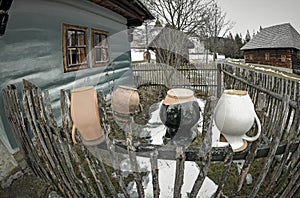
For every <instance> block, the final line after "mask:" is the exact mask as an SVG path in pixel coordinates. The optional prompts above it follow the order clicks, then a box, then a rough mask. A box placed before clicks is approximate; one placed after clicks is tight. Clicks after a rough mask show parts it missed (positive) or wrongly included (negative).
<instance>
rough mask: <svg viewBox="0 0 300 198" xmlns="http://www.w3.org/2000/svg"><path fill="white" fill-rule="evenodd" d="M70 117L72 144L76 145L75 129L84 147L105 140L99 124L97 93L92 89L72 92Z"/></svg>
mask: <svg viewBox="0 0 300 198" xmlns="http://www.w3.org/2000/svg"><path fill="white" fill-rule="evenodd" d="M71 117H72V121H73V128H72V140H73V142H74V143H77V142H76V139H75V132H76V128H77V129H78V131H79V133H80V135H81V138H82V142H83V144H85V145H97V144H100V143H102V142H103V141H104V140H105V135H104V131H103V129H102V127H101V123H100V115H99V109H98V98H97V92H96V90H95V89H94V87H92V86H89V87H82V88H79V89H76V90H73V91H72V95H71Z"/></svg>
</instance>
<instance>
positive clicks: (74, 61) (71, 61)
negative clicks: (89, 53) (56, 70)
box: [68, 48, 78, 65]
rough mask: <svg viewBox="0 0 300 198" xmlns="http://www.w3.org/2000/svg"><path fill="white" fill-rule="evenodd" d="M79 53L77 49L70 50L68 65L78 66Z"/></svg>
mask: <svg viewBox="0 0 300 198" xmlns="http://www.w3.org/2000/svg"><path fill="white" fill-rule="evenodd" d="M77 60H78V58H77V51H76V48H72V49H69V50H68V64H69V65H74V64H78V61H77Z"/></svg>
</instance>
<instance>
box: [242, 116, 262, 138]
mask: <svg viewBox="0 0 300 198" xmlns="http://www.w3.org/2000/svg"><path fill="white" fill-rule="evenodd" d="M254 117H255V121H256V124H257V128H258V130H257V134H256V135H255V136H253V137H249V136H247V135H246V134H245V135H244V136H243V139H244V140H247V141H249V142H253V141H255V140H257V139H258V138H259V136H260V133H261V123H260V120H259V119H258V116H257V115H256V113H255V112H254Z"/></svg>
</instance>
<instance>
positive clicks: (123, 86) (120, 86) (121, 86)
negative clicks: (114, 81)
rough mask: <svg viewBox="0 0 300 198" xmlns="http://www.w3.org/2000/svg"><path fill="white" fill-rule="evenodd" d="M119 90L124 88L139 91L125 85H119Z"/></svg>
mask: <svg viewBox="0 0 300 198" xmlns="http://www.w3.org/2000/svg"><path fill="white" fill-rule="evenodd" d="M119 88H124V89H129V90H133V91H137V88H135V87H129V86H125V85H119Z"/></svg>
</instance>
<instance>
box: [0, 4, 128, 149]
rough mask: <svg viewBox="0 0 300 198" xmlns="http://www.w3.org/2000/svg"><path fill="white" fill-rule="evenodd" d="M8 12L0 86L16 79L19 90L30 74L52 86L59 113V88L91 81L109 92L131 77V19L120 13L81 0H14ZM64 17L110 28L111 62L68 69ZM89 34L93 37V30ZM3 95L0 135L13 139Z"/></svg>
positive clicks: (71, 21)
mask: <svg viewBox="0 0 300 198" xmlns="http://www.w3.org/2000/svg"><path fill="white" fill-rule="evenodd" d="M9 15H10V17H9V21H8V24H7V29H6V32H5V35H4V36H2V37H1V38H0V49H1V51H0V60H1V61H0V68H1V70H0V79H1V82H0V90H2V89H3V88H5V87H6V86H7V85H9V84H16V85H17V87H18V90H19V92H20V91H21V88H22V79H27V80H29V81H31V82H33V83H35V84H36V85H37V86H39V87H41V88H42V89H43V90H46V89H47V90H49V93H50V97H51V101H52V104H53V105H54V109H56V110H55V114H59V113H60V112H59V111H60V110H59V109H58V106H59V97H60V90H61V89H71V90H72V89H74V88H78V87H82V86H88V85H93V86H95V87H96V88H97V89H98V90H102V91H106V93H108V92H109V90H110V88H111V87H112V86H113V85H112V83H113V82H115V83H118V84H124V83H127V81H130V79H131V78H132V72H131V55H130V45H129V42H128V34H127V25H126V24H127V20H126V19H125V18H124V17H122V16H121V15H119V14H116V13H114V12H112V11H110V10H108V9H105V8H102V7H100V6H98V5H95V4H94V3H91V2H89V1H81V0H72V1H69V0H56V1H52V0H43V1H40V0H26V1H24V0H14V1H13V3H12V6H11V8H10V11H9ZM64 23H65V24H72V25H78V26H84V27H88V28H89V30H90V29H91V28H96V29H100V30H105V31H107V32H109V45H110V55H111V57H110V60H111V63H110V65H109V66H107V67H97V68H96V67H90V68H88V69H84V70H79V71H75V72H67V73H64V66H63V53H62V27H63V24H64ZM88 39H89V43H90V41H91V37H90V32H89V38H88ZM89 46H90V45H89ZM90 50H91V49H90ZM115 80H116V81H115ZM2 100H3V99H2V96H1V97H0V138H1V139H3V138H2V137H4V139H6V140H7V138H6V137H5V136H6V135H7V137H8V139H9V141H10V143H11V144H12V145H15V144H14V141H13V139H14V138H13V137H12V135H11V133H10V132H8V131H9V126H8V124H7V120H6V118H5V114H4V108H3V101H2ZM55 106H56V107H57V108H55Z"/></svg>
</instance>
